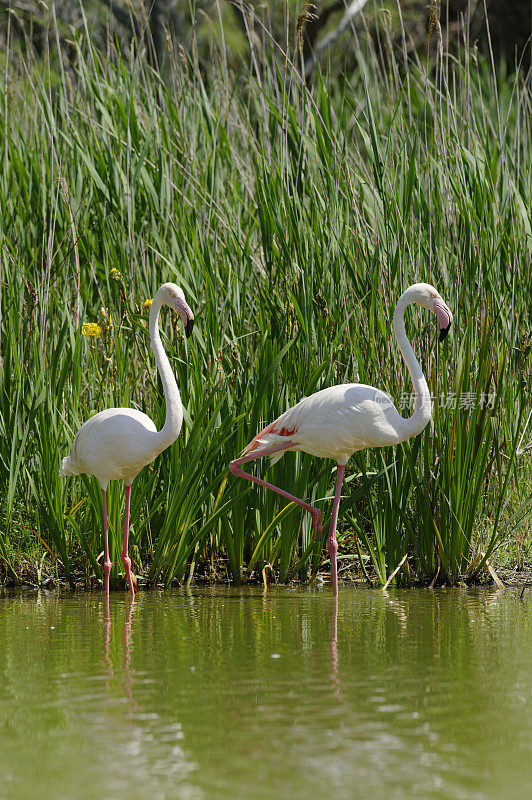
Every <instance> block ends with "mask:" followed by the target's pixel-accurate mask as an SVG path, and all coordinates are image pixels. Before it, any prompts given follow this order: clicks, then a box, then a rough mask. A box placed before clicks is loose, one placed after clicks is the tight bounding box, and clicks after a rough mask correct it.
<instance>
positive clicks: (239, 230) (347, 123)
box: [0, 37, 532, 584]
mask: <svg viewBox="0 0 532 800" xmlns="http://www.w3.org/2000/svg"><path fill="white" fill-rule="evenodd" d="M389 55H390V59H391V61H390V63H389V66H388V71H385V70H382V69H377V68H376V67H375V59H376V54H375V51H374V50H373V48H372V45H371V42H370V43H368V44H367V46H365V47H364V49H361V50H360V53H359V57H360V64H361V67H360V70H359V72H358V73H357V74H356V75H354V76H353V77H352V78H351V79H350V80H349V81H348V80H346V81H344V82H343V83H342V84H337V85H336V84H335V85H331V86H328V85H327V82H326V79H325V77H323V78H322V77H321V76H319V78H318V80H317V82H316V85H315V86H304V85H302V84H301V82H300V81H299V80H298V79H297V75H296V73H295V72H294V71H293V70H292V69H291V68H290V67H288V72H287V74H283V75H278V74H270V73H269V72H268V71H265V73H264V75H262V76H261V80H260V85H259V83H258V81H257V80H256V79H255V78H253V77H252V76H251V75H249V74H244V75H243V74H242V72H240V73H239V74H238V75H232V74H231V73H228V75H227V76H226V73H224V72H222V71H218V70H217V68H216V60H214V62H213V64H212V65H211V66H209V67H205V65H200V64H198V63H195V62H194V61H193V60H191V61H190V62H188V63H187V64H182V63H181V62H180V64H179V66H177V65H176V67H175V69H174V71H173V72H172V75H171V78H170V80H169V81H168V82H167V83H163V81H162V80H161V79H160V77H159V76H157V75H156V74H154V73H153V72H152V71H151V70H150V69H149V68H148V67H147V66H146V64H145V63H144V62H143V61H142V59H141V58H140V57H136V58H135V59H134V60H133V61H132V62H131V63H128V62H126V60H124V59H120V58H118V57H116V58H115V60H114V61H113V62H110V61H109V60H107V59H106V58H105V57H104V56H103V55H102V54H100V53H98V52H97V51H96V50H94V49H93V48H92V47H91V46H90V42H89V41H88V39H87V38H86V37H85V43H84V44H83V43H78V44H77V50H76V56H77V63H76V67H75V69H74V68H73V67H71V66H70V65H69V64H67V63H66V60H64V59H63V66H64V71H63V72H62V73H60V74H61V77H58V75H55V74H51V73H50V72H49V70H48V64H46V63H44V64H43V63H42V62H41V61H39V60H38V59H37V58H31V57H29V56H27V54H26V56H24V58H25V62H24V58H23V56H22V55H21V54H18V55H17V54H16V53H12V54H11V56H10V60H9V61H4V62H3V66H2V69H3V76H4V80H2V81H1V88H0V94H1V97H0V115H1V124H2V130H3V131H4V134H5V135H4V136H3V139H2V141H1V142H0V237H1V238H0V241H1V247H0V259H1V261H0V263H1V269H2V276H3V279H2V288H1V308H2V322H1V348H2V357H3V358H2V361H1V362H0V370H1V372H2V384H1V386H2V390H1V393H0V429H1V432H2V436H1V437H0V477H1V482H0V492H1V498H2V507H3V509H4V517H5V521H6V524H5V526H4V527H3V529H2V533H1V535H0V556H1V557H2V559H3V560H4V562H5V563H7V564H10V565H11V571H12V574H13V573H16V572H17V570H16V569H14V567H13V565H16V564H17V563H18V558H19V556H20V554H21V553H23V552H25V551H29V550H30V549H31V548H30V544H31V547H33V548H35V546H36V545H37V549H38V550H39V548H41V547H46V548H48V550H49V552H50V554H51V558H53V559H55V563H56V564H57V565H58V566H57V568H58V569H61V570H62V571H63V572H64V573H65V574H66V576H67V577H68V578H69V579H70V580H74V579H75V578H76V577H79V576H80V575H83V576H86V575H89V574H92V573H93V574H96V575H98V574H99V572H100V564H101V560H100V561H98V557H99V556H100V554H101V552H102V550H103V542H102V533H101V528H102V526H101V498H100V492H99V488H98V485H97V483H96V481H95V480H94V479H91V478H83V479H70V480H68V481H62V480H60V479H59V477H58V474H57V473H58V469H59V465H60V461H61V457H62V456H63V455H65V454H67V453H68V451H69V447H70V445H71V442H72V438H73V435H74V433H75V431H76V429H77V428H78V427H79V425H80V424H81V423H82V422H83V421H84V420H85V419H87V417H88V416H89V415H90V414H91V413H94V412H95V411H98V410H101V409H103V408H105V407H106V406H112V405H130V404H135V405H136V406H138V407H139V408H140V409H141V410H143V411H145V412H146V413H148V414H149V415H150V416H151V417H152V418H153V419H154V421H155V423H156V424H157V425H158V426H160V425H161V424H162V422H163V420H164V414H165V408H164V397H163V395H162V392H161V388H160V384H159V382H158V379H157V375H156V371H155V367H154V363H153V359H152V355H151V350H150V347H149V338H148V333H147V311H146V309H145V308H144V306H143V302H144V300H145V299H146V298H149V297H151V296H152V295H153V293H154V292H155V290H156V289H157V287H158V286H159V285H160V284H161V283H162V282H163V281H166V280H174V281H176V282H178V283H180V284H181V285H182V286H183V288H184V290H185V293H186V295H187V299H188V301H189V303H190V305H191V306H192V308H193V309H194V311H195V313H196V326H195V329H194V333H193V336H192V337H191V339H190V340H189V341H188V342H186V341H185V340H184V338H183V334H182V331H181V330H180V327H179V325H178V324H176V323H175V320H171V316H170V314H168V315H164V316H163V318H162V330H163V340H164V343H165V347H166V349H167V352H168V354H169V358H170V361H171V364H172V367H173V369H174V371H175V373H176V376H177V380H178V383H179V386H180V389H181V394H182V397H183V402H184V406H185V419H184V425H183V430H182V432H181V435H180V437H179V439H178V441H177V442H176V443H175V444H174V445H173V446H172V448H170V449H169V450H168V451H166V452H165V453H163V454H162V455H161V456H160V457H159V458H158V459H157V460H156V462H155V463H154V464H153V465H150V466H149V467H147V468H146V469H144V470H143V472H142V473H141V474H140V475H139V477H138V478H137V479H136V481H135V484H134V488H133V494H132V514H131V521H132V530H131V551H132V557H133V562H134V568H135V569H136V570H137V572H139V573H140V574H141V575H143V576H145V577H146V578H147V579H149V580H151V581H163V582H164V583H166V584H168V583H169V582H171V581H172V580H174V579H175V578H178V579H179V580H189V579H191V578H192V577H193V575H194V574H205V575H207V576H212V577H225V576H231V577H232V578H233V579H234V580H236V581H240V580H248V579H250V578H251V577H253V576H257V577H260V576H261V572H262V570H263V569H264V568H266V569H267V570H269V572H268V574H270V573H271V571H272V570H273V571H275V573H276V574H277V575H278V577H279V579H280V580H281V581H286V580H290V579H291V578H293V577H296V576H299V577H300V578H305V577H307V576H308V575H309V574H311V573H316V571H317V570H318V569H319V568H320V567H326V566H327V555H326V548H325V546H324V542H315V541H314V540H313V538H312V531H311V525H310V520H309V519H308V518H307V515H301V514H300V512H299V509H295V508H294V507H293V506H290V507H286V508H285V504H284V502H283V501H280V500H279V498H278V497H277V496H275V495H273V494H272V493H271V492H267V491H264V490H262V489H259V488H257V487H255V486H253V487H251V486H248V485H246V484H245V483H244V482H241V481H236V480H235V479H234V478H233V477H232V476H231V475H229V474H228V471H227V465H228V463H229V462H230V460H231V459H232V458H234V457H235V456H236V455H237V454H238V453H239V452H240V451H241V450H242V448H243V447H244V445H245V444H246V443H247V442H248V441H249V440H250V439H251V438H252V436H253V435H254V434H255V433H256V432H257V431H258V430H259V429H260V427H261V426H262V425H263V424H264V423H266V422H268V421H271V420H273V419H274V418H275V417H276V416H278V415H279V414H280V413H281V412H282V411H284V410H285V409H286V408H287V407H288V406H289V405H290V404H293V403H294V402H297V401H298V400H299V399H300V398H301V397H302V396H303V395H308V394H310V393H311V392H313V391H316V390H318V389H320V388H323V387H325V386H328V385H331V384H333V383H338V382H343V381H360V382H364V383H370V384H372V385H376V386H379V387H381V388H383V389H385V390H386V391H389V392H390V394H391V395H392V396H393V397H394V399H395V400H396V402H398V401H399V399H400V397H401V393H402V392H409V391H410V381H409V378H408V375H407V374H406V371H405V368H404V365H403V363H402V359H401V357H400V353H399V352H398V350H397V347H396V343H395V340H394V337H393V334H392V332H391V317H392V313H393V308H394V304H395V302H396V300H397V298H398V296H399V295H400V294H401V292H402V291H403V290H404V289H405V288H406V287H407V286H408V285H409V284H410V283H413V282H415V281H418V280H425V281H429V282H431V283H433V284H435V285H436V287H437V288H438V289H439V290H440V291H441V293H442V295H443V297H444V298H445V299H446V301H447V302H448V303H449V305H450V306H451V308H452V309H453V312H454V314H455V324H454V326H453V329H452V332H451V335H450V337H449V340H448V341H447V342H445V343H444V345H443V346H440V345H438V344H437V343H436V339H437V336H436V327H437V326H436V325H435V322H434V319H432V318H429V315H427V314H426V312H424V311H422V310H420V309H413V310H410V311H409V317H408V320H407V327H408V330H409V335H410V337H411V340H412V343H413V346H414V349H415V351H416V353H417V354H418V357H419V358H420V360H421V361H422V363H423V365H424V370H425V373H426V375H427V379H428V382H429V387H430V389H431V392H432V393H433V394H434V395H435V397H437V398H439V397H440V395H444V396H445V397H446V398H447V400H446V402H445V403H444V404H443V403H440V402H439V401H438V402H436V403H435V411H434V416H433V420H432V422H431V424H430V425H429V426H428V427H427V429H426V431H425V432H424V433H423V434H422V436H421V437H418V439H416V440H414V441H411V442H407V443H405V444H403V445H402V446H400V447H398V448H394V449H388V450H382V451H368V452H363V453H360V454H357V455H356V456H355V457H354V458H353V459H352V461H351V463H350V466H349V467H348V474H347V483H346V488H345V497H344V499H343V501H342V505H341V510H340V513H341V518H340V530H339V540H340V563H341V565H342V567H343V568H345V572H346V574H349V573H350V572H352V570H353V568H355V567H356V568H357V569H358V568H359V567H363V566H364V565H366V566H365V570H366V572H367V576H368V578H373V577H376V579H377V580H378V581H380V582H381V583H384V582H385V581H386V579H387V577H388V576H389V575H390V573H391V572H392V570H394V569H395V567H396V566H397V565H398V564H399V563H400V562H401V560H402V559H403V557H404V556H405V555H408V559H407V561H406V562H405V563H404V565H403V569H402V573H401V574H402V576H403V578H404V579H405V580H412V579H415V578H419V579H421V580H432V579H434V578H435V577H436V576H437V577H438V579H442V580H447V581H456V580H458V579H460V578H462V577H468V576H472V575H474V574H476V572H477V571H478V570H479V569H480V567H481V566H482V565H483V563H484V560H485V558H486V557H489V556H490V554H491V553H492V551H493V550H494V548H496V547H497V546H499V545H501V544H504V542H505V536H508V535H510V533H509V532H510V531H513V530H515V529H516V526H517V530H518V531H521V533H520V534H519V535H521V534H522V530H523V526H525V529H526V530H528V528H526V526H527V525H528V521H527V517H526V510H527V508H528V506H527V502H528V498H529V497H530V491H531V473H530V466H529V463H528V462H527V461H525V460H524V459H521V460H519V459H518V458H517V457H516V449H517V447H518V445H519V441H520V439H521V437H522V436H523V435H525V436H526V431H525V427H526V422H527V419H528V410H529V408H530V399H529V379H530V368H529V362H528V350H527V340H526V336H525V334H526V333H527V325H528V320H529V316H528V315H529V302H528V299H529V298H530V296H532V295H531V289H532V279H531V276H530V270H529V264H530V251H531V244H532V236H531V226H530V218H529V215H528V212H527V208H529V207H530V199H531V198H530V195H531V174H530V165H529V160H528V159H527V158H526V154H527V143H528V144H529V142H530V115H527V114H526V113H524V109H525V108H528V107H529V104H530V95H529V91H530V88H529V85H528V87H527V85H526V84H525V83H524V82H523V79H522V76H520V75H519V74H518V75H517V76H516V77H515V78H511V79H505V78H503V77H502V76H501V79H500V81H497V85H498V92H497V93H495V92H494V91H493V87H494V82H495V81H496V80H497V76H495V77H494V76H493V75H492V74H491V73H490V72H489V70H488V69H487V68H486V66H485V65H484V64H483V63H482V62H480V63H479V64H478V65H475V64H473V63H472V62H471V60H470V59H469V58H466V57H465V56H464V57H463V58H462V60H461V61H460V60H458V61H456V60H451V59H450V58H448V59H447V58H446V59H444V60H443V61H441V62H440V63H438V65H437V67H436V68H431V69H430V70H428V69H427V68H426V67H425V66H423V65H422V64H419V63H417V64H414V63H412V64H410V65H409V66H408V68H407V71H406V73H405V74H404V75H403V77H402V78H399V71H398V70H397V69H396V68H395V67H396V65H395V64H394V62H393V53H390V54H389ZM55 57H56V59H61V58H62V55H61V53H56V54H55ZM52 66H53V65H52ZM52 77H53V80H52ZM451 86H452V91H451V89H450V88H449V87H451ZM113 269H115V270H118V273H116V272H115V273H111V270H113ZM102 308H103V311H102ZM85 322H93V323H98V324H99V325H100V327H101V329H102V333H101V335H100V336H99V337H97V338H91V337H85V336H83V335H82V333H81V328H82V325H83V323H85ZM464 393H467V395H468V397H469V398H471V397H472V398H473V401H474V402H473V403H472V404H469V405H468V407H462V406H461V400H460V397H461V396H462V395H463V394H464ZM483 393H484V394H490V395H493V397H494V407H493V408H486V407H481V406H480V404H479V401H480V398H481V396H483ZM451 396H454V397H455V398H456V399H455V401H453V402H452V403H449V402H448V398H449V397H451ZM403 413H405V414H407V413H408V411H407V410H405V411H404V412H403ZM524 458H525V459H526V457H524ZM252 468H253V469H256V470H258V471H260V472H261V474H263V475H265V474H267V475H268V478H269V479H270V480H273V481H274V482H275V483H277V484H278V485H281V486H283V487H284V488H286V489H287V490H288V491H290V492H293V493H295V494H296V495H298V496H304V497H306V498H308V499H310V500H311V502H313V503H316V504H318V505H319V506H320V507H321V508H323V510H324V523H325V524H324V532H325V533H326V528H327V522H328V514H329V513H330V505H331V503H330V499H331V497H332V492H333V488H334V476H335V470H334V464H332V463H325V462H322V461H318V460H316V459H313V458H311V457H310V456H307V455H304V454H288V455H287V456H285V457H284V458H283V459H282V460H281V461H280V462H279V463H278V464H277V465H275V466H274V467H273V468H271V470H270V469H269V467H268V464H266V463H264V464H262V463H261V464H258V465H254V466H253V467H252ZM516 487H519V491H518V493H517V492H516ZM516 496H517V499H516ZM122 502H123V489H122V487H118V486H116V487H113V488H112V490H111V493H110V502H109V514H110V518H109V522H110V540H111V542H110V544H111V558H112V560H113V564H114V566H113V573H112V578H113V580H117V578H118V575H119V572H120V563H121V562H120V549H121V524H122V522H121V519H122ZM283 509H284V510H283ZM324 535H325V534H324ZM41 543H42V544H41ZM367 555H369V558H370V560H369V561H366V560H365V559H366V556H367ZM50 563H52V561H51V562H50ZM368 570H369V571H368ZM265 574H266V572H265Z"/></svg>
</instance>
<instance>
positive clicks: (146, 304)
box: [142, 297, 153, 308]
mask: <svg viewBox="0 0 532 800" xmlns="http://www.w3.org/2000/svg"><path fill="white" fill-rule="evenodd" d="M152 303H153V300H150V298H149V297H148V299H147V300H145V301H144V302H143V304H142V308H149V307H150V306H151V304H152Z"/></svg>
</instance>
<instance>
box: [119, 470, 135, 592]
mask: <svg viewBox="0 0 532 800" xmlns="http://www.w3.org/2000/svg"><path fill="white" fill-rule="evenodd" d="M130 506H131V485H129V486H126V510H125V513H124V541H123V544H122V564H123V565H124V569H125V571H126V580H127V582H128V584H129V591H130V592H131V599H133V598H134V597H135V589H134V588H133V578H132V577H131V559H130V557H129V555H128V538H129V509H130Z"/></svg>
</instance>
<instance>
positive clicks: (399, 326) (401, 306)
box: [393, 290, 432, 436]
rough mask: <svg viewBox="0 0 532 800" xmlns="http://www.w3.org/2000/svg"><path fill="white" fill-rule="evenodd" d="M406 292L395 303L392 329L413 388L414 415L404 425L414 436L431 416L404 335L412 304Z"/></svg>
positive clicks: (420, 375)
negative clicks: (407, 315) (407, 312)
mask: <svg viewBox="0 0 532 800" xmlns="http://www.w3.org/2000/svg"><path fill="white" fill-rule="evenodd" d="M407 292H408V290H407ZM407 292H405V293H404V294H402V295H401V297H400V298H399V300H398V301H397V305H396V307H395V311H394V314H393V329H394V333H395V336H396V338H397V344H398V345H399V350H400V351H401V353H402V356H403V358H404V360H405V364H406V366H407V369H408V372H409V374H410V378H411V380H412V384H413V387H414V397H415V400H414V413H413V414H412V416H411V417H408V419H405V421H404V423H405V427H406V428H407V430H408V435H409V436H416V435H417V434H418V433H421V431H422V430H423V428H424V427H425V426H426V425H427V423H428V421H429V419H430V417H431V415H432V402H431V399H430V393H429V387H428V386H427V381H426V380H425V376H424V375H423V370H422V369H421V364H420V363H419V361H418V360H417V358H416V356H415V353H414V351H413V349H412V345H411V344H410V342H409V341H408V338H407V335H406V330H405V310H406V308H407V306H409V305H410V303H412V302H413V301H412V300H410V299H409V298H408V295H407Z"/></svg>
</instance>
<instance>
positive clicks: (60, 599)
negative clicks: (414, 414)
mask: <svg viewBox="0 0 532 800" xmlns="http://www.w3.org/2000/svg"><path fill="white" fill-rule="evenodd" d="M531 614H532V592H530V591H528V592H527V593H525V596H524V598H523V599H522V600H521V599H520V598H519V593H518V592H516V591H507V592H500V593H497V592H494V591H489V590H456V589H455V590H451V589H449V590H440V591H430V590H427V591H423V590H411V591H394V592H390V593H386V594H384V593H383V592H382V591H370V590H366V589H359V590H354V589H353V590H352V589H343V590H342V589H341V590H340V598H339V605H338V614H337V625H335V619H334V605H333V602H332V599H331V597H330V594H329V592H328V590H323V591H321V592H312V591H310V590H309V591H303V592H299V591H289V590H286V589H285V590H277V591H276V590H269V591H268V593H267V594H263V593H262V591H257V590H240V589H227V588H217V589H195V590H194V591H193V592H192V593H190V594H187V593H186V592H185V591H170V592H164V593H144V594H140V595H139V597H138V600H137V601H136V602H135V604H134V605H133V606H130V603H129V601H128V599H127V597H126V596H124V595H120V594H114V595H111V600H110V608H109V613H108V614H107V613H106V609H105V603H104V601H103V598H102V596H101V595H99V594H93V595H87V594H81V595H54V594H49V595H47V594H44V593H39V594H34V595H29V594H25V595H16V596H13V595H11V596H5V595H4V596H0V800H26V799H27V798H31V797H50V798H53V800H62V798H65V799H66V798H68V800H80V799H82V798H83V799H84V798H91V799H92V798H105V800H113V798H127V800H136V799H137V798H138V799H139V800H140V799H141V798H142V800H157V799H158V798H161V799H163V798H165V799H166V798H168V799H169V800H170V799H172V798H186V800H195V798H209V799H210V798H258V799H259V800H263V799H264V800H269V798H275V800H298V798H301V799H302V800H309V798H313V797H317V798H338V800H340V799H341V798H348V799H349V800H352V799H353V798H372V797H386V798H387V800H389V799H390V798H405V800H411V799H412V798H423V799H424V800H426V799H427V798H442V799H445V800H451V799H452V798H460V800H462V799H465V798H472V799H473V798H474V800H481V799H482V798H498V800H501V798H511V800H520V798H529V797H531V796H532V724H531V715H530V707H531V704H532V680H531V670H532V627H531V625H530V615H531ZM335 630H336V631H337V632H336V633H335Z"/></svg>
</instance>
